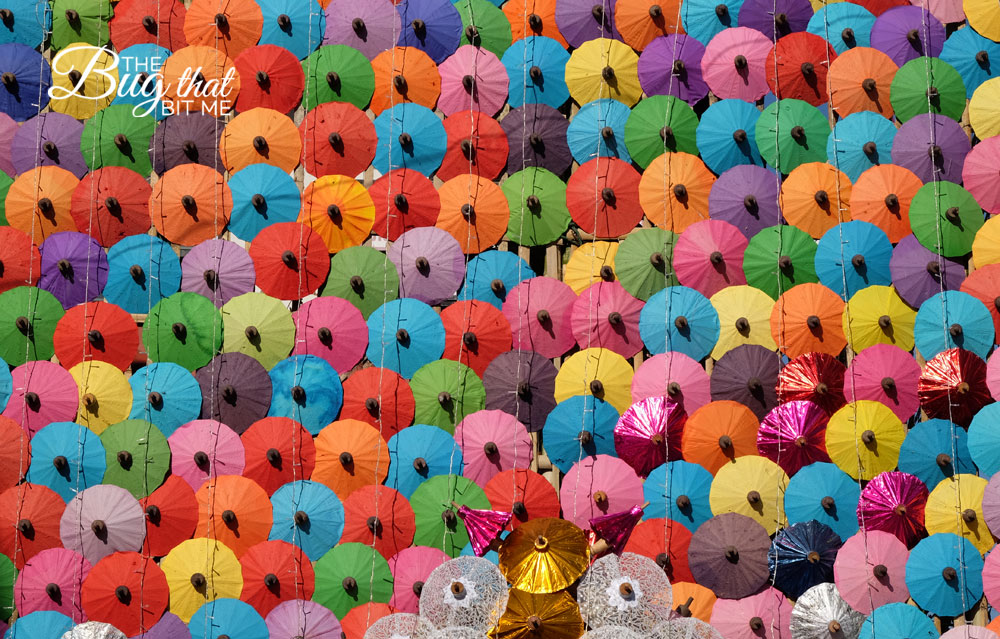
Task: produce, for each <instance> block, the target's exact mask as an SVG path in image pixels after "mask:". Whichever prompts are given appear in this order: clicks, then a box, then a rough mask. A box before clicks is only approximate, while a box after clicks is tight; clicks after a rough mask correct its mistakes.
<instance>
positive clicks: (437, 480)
mask: <svg viewBox="0 0 1000 639" xmlns="http://www.w3.org/2000/svg"><path fill="white" fill-rule="evenodd" d="M456 504H457V506H456ZM410 505H411V506H412V507H413V512H414V514H415V515H416V532H415V533H414V538H413V539H414V544H416V545H422V546H431V547H434V548H440V549H441V550H443V551H444V552H445V553H447V554H448V555H449V556H450V557H457V556H458V555H459V553H460V552H461V550H462V547H463V546H465V544H467V543H469V534H468V532H467V531H466V529H465V526H464V525H462V524H461V523H460V522H459V521H458V516H457V515H455V516H452V515H454V514H455V513H456V512H457V510H458V508H460V507H461V506H467V507H469V508H472V509H475V510H488V509H489V508H490V502H489V499H487V498H486V495H485V494H484V493H483V491H482V489H481V488H480V487H479V486H477V485H476V484H475V482H473V481H472V480H471V479H467V478H465V477H460V476H458V475H437V476H435V477H432V478H430V479H428V480H427V481H425V482H423V483H421V484H420V486H419V487H418V488H417V489H416V490H415V491H414V492H413V494H412V495H411V497H410ZM447 513H452V515H448V514H447Z"/></svg>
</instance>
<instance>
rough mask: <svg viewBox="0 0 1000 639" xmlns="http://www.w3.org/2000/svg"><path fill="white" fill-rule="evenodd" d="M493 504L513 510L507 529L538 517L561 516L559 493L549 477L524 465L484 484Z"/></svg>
mask: <svg viewBox="0 0 1000 639" xmlns="http://www.w3.org/2000/svg"><path fill="white" fill-rule="evenodd" d="M483 491H484V492H485V493H486V497H487V499H489V500H490V507H491V508H493V509H494V510H499V511H503V512H508V513H511V514H512V515H513V516H512V517H511V518H510V522H509V523H508V524H507V529H508V530H514V529H515V528H517V527H518V526H520V525H521V524H523V523H524V522H526V521H528V520H530V519H537V518H539V517H556V518H558V517H559V494H558V493H556V489H555V487H554V486H553V485H552V483H551V482H549V480H548V479H546V478H545V477H542V476H541V475H539V474H538V473H536V472H534V471H531V470H525V469H523V468H512V469H510V470H504V471H501V472H499V473H497V474H496V475H493V478H492V479H490V480H489V481H488V482H486V485H485V486H483Z"/></svg>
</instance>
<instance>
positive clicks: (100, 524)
mask: <svg viewBox="0 0 1000 639" xmlns="http://www.w3.org/2000/svg"><path fill="white" fill-rule="evenodd" d="M90 530H91V531H92V532H93V533H94V535H95V536H97V537H105V536H107V534H108V525H107V524H106V523H104V520H103V519H95V520H94V521H92V522H90Z"/></svg>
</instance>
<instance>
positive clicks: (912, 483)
mask: <svg viewBox="0 0 1000 639" xmlns="http://www.w3.org/2000/svg"><path fill="white" fill-rule="evenodd" d="M927 495H928V493H927V487H926V486H925V485H924V484H923V482H921V481H920V480H919V479H918V478H916V477H914V476H913V475H908V474H907V473H903V472H899V471H890V472H884V473H881V474H879V475H877V476H876V477H875V478H873V479H872V480H871V481H870V482H869V483H868V485H867V486H865V488H864V489H863V490H862V491H861V499H860V501H859V503H858V523H859V524H860V525H862V526H863V529H864V530H881V531H885V532H890V533H892V534H893V535H895V536H896V537H897V538H898V539H899V540H900V541H902V542H904V543H906V544H907V545H908V546H912V545H913V544H914V543H915V542H916V540H917V539H919V538H920V537H921V536H922V535H923V533H924V507H925V505H926V502H927Z"/></svg>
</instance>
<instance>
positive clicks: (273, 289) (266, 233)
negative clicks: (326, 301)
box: [249, 222, 330, 300]
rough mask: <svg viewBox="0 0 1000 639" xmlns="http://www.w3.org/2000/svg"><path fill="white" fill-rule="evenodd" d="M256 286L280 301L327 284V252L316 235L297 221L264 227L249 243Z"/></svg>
mask: <svg viewBox="0 0 1000 639" xmlns="http://www.w3.org/2000/svg"><path fill="white" fill-rule="evenodd" d="M249 253H250V258H251V259H252V260H253V265H254V269H255V270H256V271H257V286H258V287H259V288H260V290H261V291H263V292H264V293H265V294H267V295H270V296H271V297H276V298H278V299H283V300H297V299H302V298H303V297H306V296H307V295H310V294H312V293H315V292H316V290H317V289H318V288H319V287H320V285H322V284H323V282H324V281H326V276H327V275H328V274H329V273H330V253H329V251H327V248H326V244H325V243H324V242H323V238H322V237H320V235H319V233H316V232H315V231H313V230H312V229H311V228H309V227H308V226H306V225H304V224H299V223H298V222H282V223H279V224H272V225H271V226H268V227H266V228H265V229H264V230H262V231H261V232H260V233H258V234H257V237H255V238H254V240H253V242H251V243H250V250H249Z"/></svg>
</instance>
